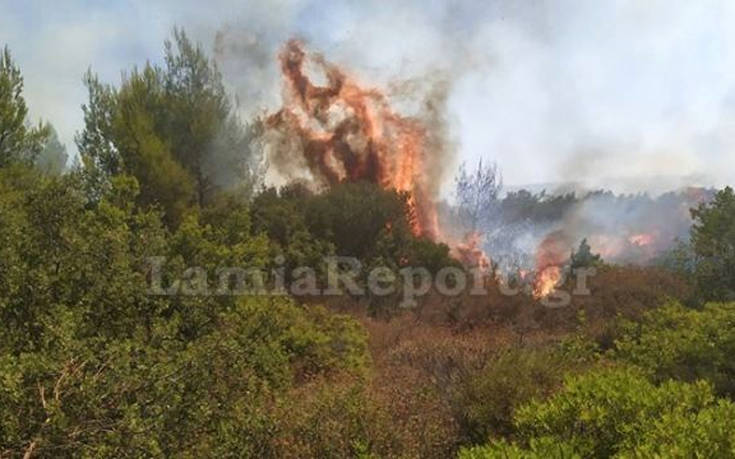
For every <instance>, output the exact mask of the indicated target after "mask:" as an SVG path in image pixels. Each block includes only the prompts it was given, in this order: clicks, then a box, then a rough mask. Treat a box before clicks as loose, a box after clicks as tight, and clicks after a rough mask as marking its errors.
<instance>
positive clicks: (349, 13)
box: [0, 0, 735, 187]
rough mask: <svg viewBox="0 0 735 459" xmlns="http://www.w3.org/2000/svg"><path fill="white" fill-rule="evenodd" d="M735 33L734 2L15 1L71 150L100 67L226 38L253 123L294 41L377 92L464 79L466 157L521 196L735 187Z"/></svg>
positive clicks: (28, 67)
mask: <svg viewBox="0 0 735 459" xmlns="http://www.w3.org/2000/svg"><path fill="white" fill-rule="evenodd" d="M734 24H735V2H733V1H731V0H722V1H715V0H711V1H708V0H699V1H696V2H694V1H673V0H666V1H664V0H648V1H647V0H617V1H616V0H610V1H603V0H599V1H588V0H579V1H565V0H558V1H541V0H528V1H523V2H520V1H517V0H507V1H480V0H478V1H443V2H439V1H427V0H415V1H401V2H400V3H399V2H387V1H383V2H370V1H365V0H361V1H335V0H327V1H325V0H303V1H298V0H294V1H286V0H272V1H270V2H267V1H262V0H261V1H249V0H239V1H236V0H209V1H206V2H203V1H200V0H177V1H174V0H162V1H154V0H123V1H115V2H111V1H110V2H103V1H92V0H86V1H85V0H66V1H63V2H61V1H58V0H53V1H43V0H36V1H33V0H27V1H16V0H0V44H2V43H7V44H8V45H9V46H10V48H11V51H12V52H13V53H14V56H15V58H16V60H17V62H18V63H19V64H20V65H21V66H22V70H23V72H24V75H25V78H26V98H27V100H28V102H29V105H30V108H31V111H32V115H33V116H34V117H43V118H44V119H47V120H49V121H51V122H52V123H53V124H54V125H55V126H56V127H57V130H58V131H59V133H60V136H61V138H62V140H63V141H64V142H65V143H67V144H68V145H69V147H70V149H72V150H73V147H72V144H73V136H74V133H75V132H76V131H77V130H79V129H80V128H81V121H82V117H81V109H80V105H81V104H82V103H84V102H85V100H86V92H85V89H84V87H83V86H82V83H81V77H82V74H83V73H84V72H85V71H86V69H87V68H90V67H91V68H92V69H93V70H94V71H96V72H97V73H99V75H100V76H101V78H102V79H103V80H104V81H108V82H113V83H117V82H118V81H119V78H120V72H121V70H123V69H129V68H130V67H131V66H133V65H142V64H144V63H145V61H146V60H147V59H150V60H152V61H160V59H161V55H162V48H163V46H162V43H163V40H164V39H165V38H166V37H167V36H168V35H169V33H170V30H171V28H172V27H173V26H174V25H179V26H182V27H183V28H185V29H186V30H187V32H189V33H190V35H192V36H193V37H194V38H195V39H196V40H198V41H200V42H201V43H202V45H203V46H204V47H205V48H206V49H207V50H209V51H213V50H214V43H215V34H216V33H217V32H218V31H224V32H225V37H226V40H225V42H226V43H227V44H228V47H227V49H226V51H225V52H224V53H223V54H222V55H221V56H222V57H223V58H225V61H223V62H222V67H223V71H224V74H225V77H226V79H227V81H228V84H229V85H230V86H231V88H232V90H233V91H234V92H236V93H237V94H238V96H239V97H240V99H241V102H242V104H243V106H244V107H246V108H248V109H249V110H255V109H256V108H268V107H272V106H273V105H274V104H276V103H277V102H278V97H279V84H280V82H279V80H278V77H277V73H276V69H275V65H274V61H273V58H274V56H275V53H276V51H277V49H278V46H279V45H280V44H281V43H282V42H283V41H284V40H285V39H287V38H289V37H291V36H299V37H302V38H304V39H305V40H306V41H307V42H309V43H310V46H311V47H312V48H314V49H318V50H321V51H322V52H323V53H324V54H325V55H326V56H327V57H328V58H329V59H333V60H335V61H337V62H339V63H341V64H344V65H348V66H350V67H352V68H353V69H354V72H355V73H356V74H357V75H360V76H362V77H363V78H364V79H365V80H366V81H370V82H375V83H376V84H380V85H384V84H388V83H390V82H394V81H398V80H405V79H418V80H420V79H422V78H426V79H432V78H438V76H441V78H444V79H448V80H449V81H450V83H451V85H450V98H449V110H448V119H449V122H450V127H451V133H452V136H453V137H454V138H455V140H456V141H457V145H458V147H457V148H458V151H459V154H458V160H466V161H472V162H474V161H476V160H477V159H478V158H480V157H484V158H488V159H492V160H496V161H497V162H498V163H499V165H500V167H501V169H502V170H503V173H504V176H505V181H506V183H508V184H521V183H524V184H525V183H537V182H551V181H567V180H578V181H587V182H590V183H593V184H601V183H604V184H606V185H610V184H615V183H616V182H617V183H623V182H622V181H620V182H618V179H623V178H624V179H626V183H633V182H634V183H635V184H636V185H640V186H643V187H655V185H654V184H655V183H656V180H659V179H660V176H665V177H668V179H669V180H667V183H666V185H665V186H669V184H670V183H671V186H673V185H674V184H676V183H675V182H676V180H674V179H675V178H677V177H681V178H684V181H686V182H690V183H695V184H706V185H722V184H724V183H735V153H734V152H735V27H734V26H733V25H734ZM238 44H240V45H238ZM236 45H238V46H236ZM448 167H454V165H448ZM657 177H659V179H657ZM669 182H670V183H669Z"/></svg>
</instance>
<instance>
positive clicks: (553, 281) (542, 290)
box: [533, 266, 561, 298]
mask: <svg viewBox="0 0 735 459" xmlns="http://www.w3.org/2000/svg"><path fill="white" fill-rule="evenodd" d="M559 281H561V268H560V267H559V266H547V267H546V268H544V269H542V270H541V271H539V272H537V273H536V282H535V284H534V287H533V296H535V297H536V298H545V297H547V296H549V294H551V293H552V292H553V291H554V290H555V289H556V286H557V284H558V283H559Z"/></svg>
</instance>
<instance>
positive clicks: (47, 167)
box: [35, 124, 69, 175]
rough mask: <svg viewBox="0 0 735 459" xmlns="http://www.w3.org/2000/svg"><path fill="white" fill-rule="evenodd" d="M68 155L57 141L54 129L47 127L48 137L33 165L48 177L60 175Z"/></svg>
mask: <svg viewBox="0 0 735 459" xmlns="http://www.w3.org/2000/svg"><path fill="white" fill-rule="evenodd" d="M68 158H69V155H68V154H67V153H66V146H64V144H62V143H61V141H59V135H58V134H57V133H56V129H54V127H53V126H51V125H50V124H49V125H48V137H47V138H46V140H45V142H44V143H43V149H42V150H41V151H40V152H39V153H38V156H37V157H36V160H35V164H36V167H38V168H39V169H40V170H41V171H42V172H44V173H46V174H50V175H60V174H61V173H62V172H64V170H65V169H66V161H67V159H68Z"/></svg>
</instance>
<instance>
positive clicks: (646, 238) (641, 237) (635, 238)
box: [628, 233, 656, 247]
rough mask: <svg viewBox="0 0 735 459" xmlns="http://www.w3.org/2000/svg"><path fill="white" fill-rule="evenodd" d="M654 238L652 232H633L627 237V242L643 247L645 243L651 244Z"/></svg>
mask: <svg viewBox="0 0 735 459" xmlns="http://www.w3.org/2000/svg"><path fill="white" fill-rule="evenodd" d="M655 240H656V238H655V236H654V235H653V234H648V233H641V234H634V235H632V236H630V237H629V238H628V242H630V243H631V244H633V245H637V246H638V247H645V246H647V245H651V244H653V243H654V241H655Z"/></svg>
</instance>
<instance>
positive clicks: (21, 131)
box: [0, 47, 50, 167]
mask: <svg viewBox="0 0 735 459" xmlns="http://www.w3.org/2000/svg"><path fill="white" fill-rule="evenodd" d="M27 116H28V107H27V106H26V102H25V99H24V98H23V76H22V75H21V73H20V69H19V68H18V66H17V65H16V64H15V62H13V59H12V56H11V55H10V50H9V49H8V48H7V47H5V48H3V49H2V50H1V51H0V167H5V166H8V165H9V164H13V163H24V164H33V162H34V161H35V160H36V156H37V155H38V154H39V152H40V151H41V150H42V149H43V145H44V142H45V141H46V138H47V137H48V136H49V134H50V127H49V125H46V124H43V123H39V125H38V126H36V127H30V125H29V121H28V119H27Z"/></svg>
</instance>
